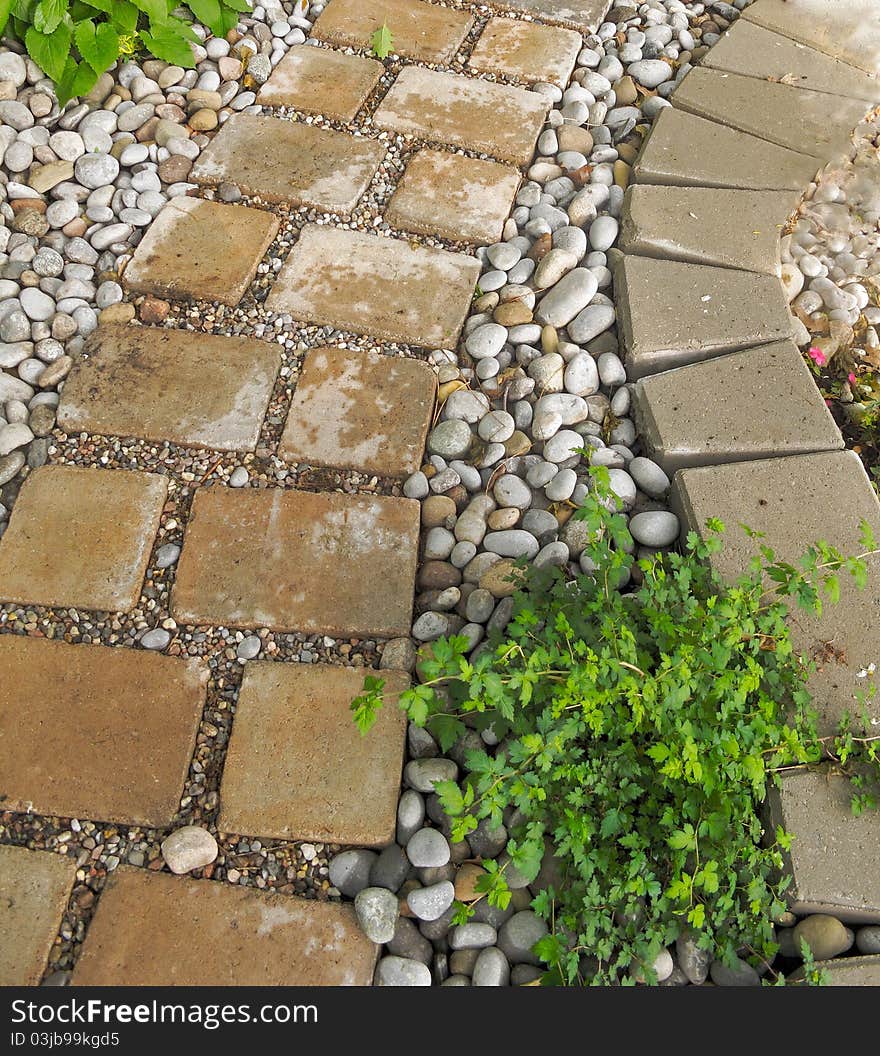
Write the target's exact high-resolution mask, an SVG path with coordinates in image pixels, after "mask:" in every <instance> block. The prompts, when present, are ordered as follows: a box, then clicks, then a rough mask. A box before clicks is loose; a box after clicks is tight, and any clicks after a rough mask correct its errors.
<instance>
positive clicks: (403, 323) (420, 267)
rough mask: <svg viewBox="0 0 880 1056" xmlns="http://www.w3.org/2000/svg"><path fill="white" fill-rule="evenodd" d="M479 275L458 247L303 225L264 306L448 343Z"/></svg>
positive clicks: (434, 344)
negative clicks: (453, 249) (453, 250)
mask: <svg viewBox="0 0 880 1056" xmlns="http://www.w3.org/2000/svg"><path fill="white" fill-rule="evenodd" d="M479 275H480V265H479V262H478V261H477V260H475V259H474V258H473V257H468V256H465V255H464V254H463V253H449V252H447V251H446V250H444V249H434V248H433V247H427V246H413V245H410V244H409V243H408V242H402V241H400V240H399V239H396V238H383V237H380V236H378V235H367V234H364V233H363V232H360V231H343V230H342V229H340V228H335V227H328V226H326V225H319V224H307V225H306V226H305V227H304V228H303V229H302V232H301V233H300V236H299V240H298V241H297V243H296V245H295V246H294V247H293V249H292V250H291V252H290V255H289V256H288V258H287V260H286V261H285V263H284V266H283V267H282V269H281V271H280V272H279V273H278V278H277V279H276V280H275V285H274V286H273V287H272V290H271V291H270V293H269V296H268V297H267V298H266V308H267V309H268V310H269V311H270V312H289V313H290V315H292V316H293V317H294V319H298V320H300V321H301V322H305V323H317V324H319V325H322V326H333V327H336V328H337V329H339V330H349V331H351V332H353V333H358V334H372V335H373V336H374V337H379V338H382V339H383V340H386V341H405V342H407V343H408V344H412V345H421V346H424V347H425V348H453V347H454V346H455V343H456V341H457V340H458V335H459V333H460V332H461V328H462V326H463V325H464V320H465V317H466V316H467V313H468V311H469V309H470V305H471V300H472V298H473V294H474V287H475V285H476V282H477V279H478V278H479Z"/></svg>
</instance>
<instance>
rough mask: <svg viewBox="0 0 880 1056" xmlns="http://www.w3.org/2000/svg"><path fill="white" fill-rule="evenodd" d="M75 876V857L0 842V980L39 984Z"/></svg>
mask: <svg viewBox="0 0 880 1056" xmlns="http://www.w3.org/2000/svg"><path fill="white" fill-rule="evenodd" d="M0 692H2V691H0ZM75 877H76V862H75V860H74V859H72V858H64V857H62V856H61V855H60V854H51V853H50V852H48V851H29V850H27V848H25V847H0V935H2V936H3V941H2V942H0V986H37V985H39V982H40V979H41V978H42V976H43V972H44V971H45V970H46V961H47V959H48V957H49V953H50V952H51V950H52V943H53V942H54V940H55V936H56V935H57V934H58V929H59V927H60V926H61V918H62V916H63V915H64V910H65V909H66V908H67V900H68V898H70V891H71V888H72V887H73V881H74V878H75Z"/></svg>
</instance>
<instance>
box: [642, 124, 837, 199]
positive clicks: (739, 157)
mask: <svg viewBox="0 0 880 1056" xmlns="http://www.w3.org/2000/svg"><path fill="white" fill-rule="evenodd" d="M818 169H819V162H818V161H817V160H816V158H813V157H810V156H809V155H807V154H799V153H797V151H794V150H788V149H787V148H786V147H779V146H776V144H774V143H768V142H767V141H766V140H765V139H758V137H757V136H750V135H748V134H747V133H745V132H740V131H739V130H737V129H735V128H728V127H727V126H726V125H719V124H717V122H715V121H707V120H706V118H704V117H697V115H696V114H689V113H688V112H687V111H686V110H676V109H675V108H674V107H671V106H667V107H666V108H665V109H663V110H661V111H660V114H659V115H658V117H657V118H656V120H655V121H654V124H653V126H652V127H651V131H650V132H649V134H648V138H647V139H646V140H645V144H644V146H643V147H642V150H641V153H640V154H639V156H638V158H637V159H636V162H635V164H634V166H633V181H634V182H635V183H659V184H673V185H680V186H686V187H691V186H696V187H741V188H743V189H744V190H753V191H761V190H787V189H788V190H792V191H796V192H797V193H798V194H801V192H802V191H803V190H804V188H805V187H806V186H807V184H808V183H809V182H810V181H811V180H812V179H813V177H814V176H815V175H816V172H817V171H818Z"/></svg>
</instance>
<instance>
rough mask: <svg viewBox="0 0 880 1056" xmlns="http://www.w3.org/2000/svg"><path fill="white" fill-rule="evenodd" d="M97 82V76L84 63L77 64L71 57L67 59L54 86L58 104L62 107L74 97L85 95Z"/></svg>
mask: <svg viewBox="0 0 880 1056" xmlns="http://www.w3.org/2000/svg"><path fill="white" fill-rule="evenodd" d="M97 80H98V75H97V73H95V71H94V70H93V69H92V68H91V66H89V64H88V63H86V62H77V61H76V59H75V58H74V57H73V56H72V55H71V56H69V57H68V59H67V64H66V66H65V68H64V73H63V74H62V76H61V79H60V80H59V81H58V83H57V85H56V91H57V93H58V103H59V105H61V106H64V105H65V103H67V102H69V101H70V100H71V99H73V98H74V97H75V96H78V95H85V94H86V92H88V91H90V90H91V89H92V88H93V87H94V86H95V83H96V81H97Z"/></svg>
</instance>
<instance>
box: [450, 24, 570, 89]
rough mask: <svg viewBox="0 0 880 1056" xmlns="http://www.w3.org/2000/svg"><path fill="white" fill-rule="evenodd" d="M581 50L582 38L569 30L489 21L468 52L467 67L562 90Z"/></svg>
mask: <svg viewBox="0 0 880 1056" xmlns="http://www.w3.org/2000/svg"><path fill="white" fill-rule="evenodd" d="M583 46H584V40H583V37H582V36H581V35H580V33H575V32H574V30H571V29H559V28H558V27H556V26H540V25H537V24H535V23H534V22H519V21H516V20H514V19H512V18H490V19H489V21H488V23H487V24H486V28H485V29H484V30H483V32H482V33H481V34H480V39H479V40H478V41H477V46H476V47H475V48H474V50H473V51H472V52H471V57H470V58H469V59H468V66H470V68H471V69H472V70H479V71H480V72H484V73H502V74H504V75H505V76H507V77H512V78H515V79H516V80H519V81H525V82H526V83H527V84H534V83H535V82H536V81H549V82H550V83H551V84H556V85H558V86H559V87H560V88H565V87H566V86H567V84H568V81H569V78H570V77H571V71H572V70H573V69H574V64H575V61H576V59H577V57H578V52H579V51H580V50H581V48H582V47H583Z"/></svg>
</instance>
